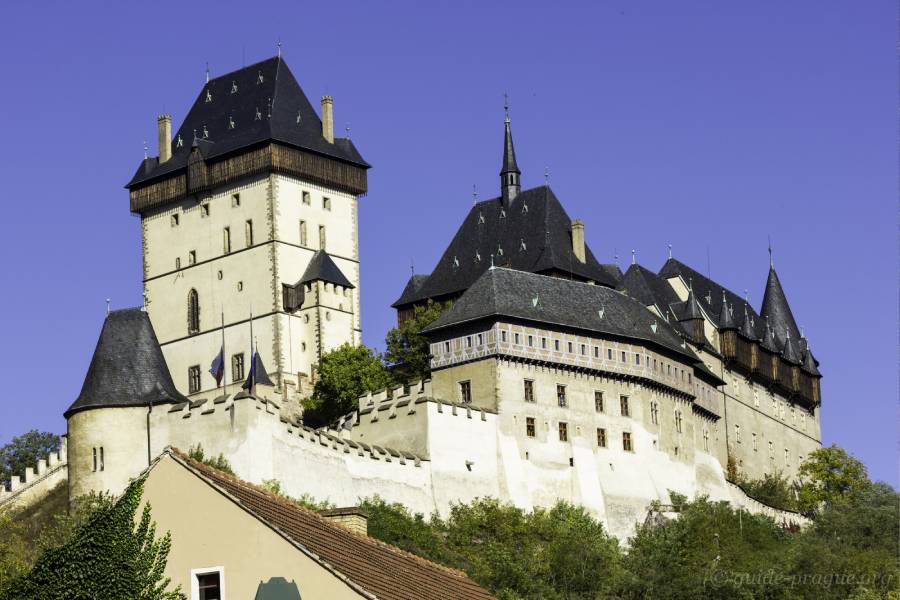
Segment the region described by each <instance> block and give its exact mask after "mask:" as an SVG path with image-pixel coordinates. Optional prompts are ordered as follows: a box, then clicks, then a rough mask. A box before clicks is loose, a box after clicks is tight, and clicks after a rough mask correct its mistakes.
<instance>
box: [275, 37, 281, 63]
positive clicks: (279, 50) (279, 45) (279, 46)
mask: <svg viewBox="0 0 900 600" xmlns="http://www.w3.org/2000/svg"><path fill="white" fill-rule="evenodd" d="M275 45H276V46H278V58H281V36H278V43H277V44H275Z"/></svg>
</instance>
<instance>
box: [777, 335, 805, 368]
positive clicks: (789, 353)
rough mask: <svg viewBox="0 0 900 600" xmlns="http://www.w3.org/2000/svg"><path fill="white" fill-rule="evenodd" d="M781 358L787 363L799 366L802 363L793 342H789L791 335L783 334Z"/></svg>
mask: <svg viewBox="0 0 900 600" xmlns="http://www.w3.org/2000/svg"><path fill="white" fill-rule="evenodd" d="M782 356H784V359H785V360H786V361H788V362H789V363H792V364H795V365H799V364H800V363H801V362H802V361H801V360H800V353H799V352H798V351H797V346H795V345H794V342H792V341H791V334H789V333H787V332H785V337H784V350H782Z"/></svg>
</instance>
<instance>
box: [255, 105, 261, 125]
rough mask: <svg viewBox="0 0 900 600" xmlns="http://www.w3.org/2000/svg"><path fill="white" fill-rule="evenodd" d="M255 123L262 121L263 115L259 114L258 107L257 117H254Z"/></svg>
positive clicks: (257, 109)
mask: <svg viewBox="0 0 900 600" xmlns="http://www.w3.org/2000/svg"><path fill="white" fill-rule="evenodd" d="M253 120H254V121H262V113H261V112H259V107H258V106H257V107H256V116H255V117H253Z"/></svg>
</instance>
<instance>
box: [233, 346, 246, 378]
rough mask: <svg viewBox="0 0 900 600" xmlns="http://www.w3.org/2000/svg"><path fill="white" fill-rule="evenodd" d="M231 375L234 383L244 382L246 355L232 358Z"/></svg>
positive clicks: (237, 355) (242, 354) (240, 354)
mask: <svg viewBox="0 0 900 600" xmlns="http://www.w3.org/2000/svg"><path fill="white" fill-rule="evenodd" d="M231 374H232V381H243V380H244V353H243V352H241V353H239V354H235V355H233V356H232V357H231Z"/></svg>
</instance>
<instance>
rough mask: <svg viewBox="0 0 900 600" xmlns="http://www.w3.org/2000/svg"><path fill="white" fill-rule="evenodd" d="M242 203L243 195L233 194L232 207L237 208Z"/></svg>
mask: <svg viewBox="0 0 900 600" xmlns="http://www.w3.org/2000/svg"><path fill="white" fill-rule="evenodd" d="M240 205H241V195H240V194H232V195H231V208H237V207H238V206H240Z"/></svg>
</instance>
